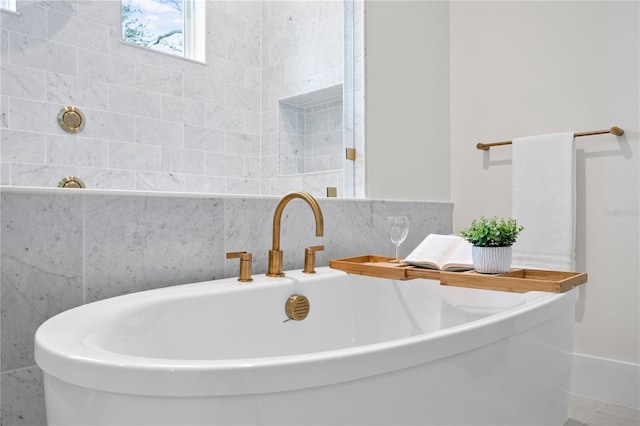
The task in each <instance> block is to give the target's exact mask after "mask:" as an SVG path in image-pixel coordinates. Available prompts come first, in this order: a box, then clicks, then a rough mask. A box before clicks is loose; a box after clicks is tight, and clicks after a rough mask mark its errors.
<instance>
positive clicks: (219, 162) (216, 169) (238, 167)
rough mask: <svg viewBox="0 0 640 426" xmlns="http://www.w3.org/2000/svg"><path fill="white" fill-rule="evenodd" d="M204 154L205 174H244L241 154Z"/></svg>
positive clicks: (239, 176)
mask: <svg viewBox="0 0 640 426" xmlns="http://www.w3.org/2000/svg"><path fill="white" fill-rule="evenodd" d="M205 155H206V157H205V171H206V174H207V175H209V176H221V177H222V176H226V177H238V178H241V177H243V176H244V159H243V158H242V157H241V156H239V155H228V154H219V153H210V152H207V153H206V154H205Z"/></svg>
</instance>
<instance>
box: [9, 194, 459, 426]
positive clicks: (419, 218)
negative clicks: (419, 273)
mask: <svg viewBox="0 0 640 426" xmlns="http://www.w3.org/2000/svg"><path fill="white" fill-rule="evenodd" d="M278 201H279V198H278V197H252V196H232V195H228V196H213V195H212V196H205V195H201V194H200V195H196V194H193V195H188V194H162V193H150V192H149V193H135V192H131V193H129V192H123V191H96V190H82V191H81V192H80V191H77V192H76V191H74V190H63V189H57V188H54V189H39V188H38V189H36V188H10V187H4V188H2V193H1V199H0V220H1V222H0V226H1V228H0V232H1V234H0V241H1V247H0V249H1V253H0V254H1V258H0V262H1V263H0V279H1V281H0V285H1V293H0V294H1V296H0V301H1V308H2V309H1V322H0V327H1V328H2V330H1V331H2V341H1V351H0V353H1V361H2V365H1V370H2V374H1V376H0V386H1V390H2V417H1V425H2V426H14V425H15V426H18V425H29V426H38V425H44V424H45V411H44V402H43V401H44V399H43V389H42V374H41V371H40V370H39V369H38V367H37V366H36V365H35V362H34V360H33V337H34V332H35V330H36V329H37V327H38V326H39V325H40V324H41V323H42V322H44V321H45V320H46V319H47V318H49V317H51V316H53V315H55V314H56V313H59V312H61V311H64V310H66V309H69V308H71V307H74V306H78V305H81V304H84V303H89V302H92V301H96V300H100V299H103V298H106V297H112V296H117V295H121V294H127V293H131V292H136V291H142V290H147V289H151V288H157V287H164V286H170V285H177V284H183V283H189V282H195V281H203V280H210V279H213V278H223V277H230V276H234V275H236V274H237V273H238V264H237V260H236V259H231V260H226V259H225V252H229V251H242V250H246V251H249V252H251V253H253V260H254V263H253V272H254V274H260V273H264V272H265V271H266V268H267V252H268V250H269V249H270V245H271V238H272V223H273V212H274V210H275V207H276V205H277V203H278ZM318 202H319V204H320V206H321V208H322V211H323V215H324V223H325V233H324V236H323V237H315V232H314V227H315V225H314V223H315V222H314V220H313V214H312V212H311V210H310V209H309V207H308V206H307V205H306V203H304V202H303V201H301V200H293V201H292V202H291V203H290V204H289V205H287V207H286V208H285V214H284V215H283V218H282V237H281V247H282V249H283V250H284V269H285V270H289V269H299V268H302V266H303V262H304V248H305V247H308V246H312V245H318V244H323V245H325V247H326V249H325V251H323V252H318V254H317V263H318V265H319V266H322V265H327V264H328V261H329V259H334V258H341V257H348V256H355V255H360V254H365V253H371V254H389V255H390V256H392V255H393V254H394V246H393V245H392V244H391V243H390V241H389V240H388V237H387V235H386V217H387V216H390V215H397V214H405V215H408V216H409V218H410V221H411V230H410V232H409V237H408V238H407V241H406V242H405V243H404V244H403V245H402V246H401V253H402V254H404V255H406V254H407V253H408V251H409V250H411V249H412V248H413V247H415V246H416V245H417V244H418V243H419V242H420V241H421V240H422V239H423V238H424V237H425V236H426V235H427V234H428V233H430V232H451V231H452V205H451V204H449V203H430V202H402V201H376V200H345V199H328V198H319V199H318Z"/></svg>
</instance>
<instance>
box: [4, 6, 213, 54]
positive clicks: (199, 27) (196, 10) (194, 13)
mask: <svg viewBox="0 0 640 426" xmlns="http://www.w3.org/2000/svg"><path fill="white" fill-rule="evenodd" d="M2 1H15V0H0V2H2ZM126 1H127V0H121V1H120V40H121V41H122V42H123V43H126V44H127V45H129V46H135V47H139V48H143V49H147V50H150V51H153V52H157V53H161V54H165V55H170V56H173V57H177V58H183V59H187V60H191V61H196V62H202V63H204V62H205V58H206V50H205V39H206V3H207V2H206V0H182V43H183V45H182V52H179V51H176V52H169V51H165V50H160V49H155V48H153V47H149V46H144V45H143V44H139V43H135V42H131V41H128V40H125V38H124V22H123V19H122V18H123V16H122V10H123V6H124V3H125V2H126ZM143 12H146V11H143ZM143 16H144V15H143Z"/></svg>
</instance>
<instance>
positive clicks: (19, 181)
mask: <svg viewBox="0 0 640 426" xmlns="http://www.w3.org/2000/svg"><path fill="white" fill-rule="evenodd" d="M77 175H78V168H77V167H72V166H49V165H42V164H24V163H13V164H12V165H11V184H12V185H17V186H42V187H48V188H55V187H57V186H58V183H59V182H60V180H61V179H62V178H63V177H65V176H77Z"/></svg>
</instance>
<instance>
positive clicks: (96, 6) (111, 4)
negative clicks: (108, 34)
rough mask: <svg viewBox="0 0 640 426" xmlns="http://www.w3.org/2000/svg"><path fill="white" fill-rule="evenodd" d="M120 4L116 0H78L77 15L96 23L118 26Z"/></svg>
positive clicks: (120, 16) (119, 21) (120, 18)
mask: <svg viewBox="0 0 640 426" xmlns="http://www.w3.org/2000/svg"><path fill="white" fill-rule="evenodd" d="M120 5H121V2H120V1H118V0H79V2H78V16H80V18H82V19H86V20H89V21H92V22H96V23H98V24H103V25H108V26H110V27H114V28H120V23H121V20H122V15H121V11H120Z"/></svg>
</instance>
